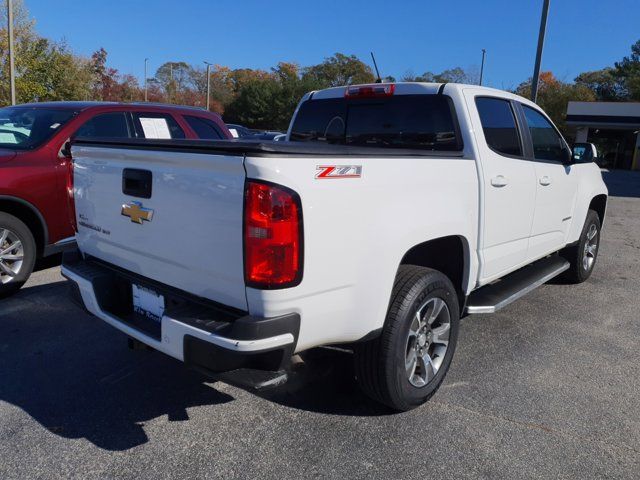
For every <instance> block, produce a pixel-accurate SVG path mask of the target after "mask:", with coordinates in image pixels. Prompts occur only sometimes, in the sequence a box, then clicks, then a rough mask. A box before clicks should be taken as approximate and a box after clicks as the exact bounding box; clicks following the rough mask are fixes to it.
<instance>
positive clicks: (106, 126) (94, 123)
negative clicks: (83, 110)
mask: <svg viewBox="0 0 640 480" xmlns="http://www.w3.org/2000/svg"><path fill="white" fill-rule="evenodd" d="M76 136H78V137H89V138H129V137H131V135H130V133H129V126H128V124H127V118H126V116H125V113H124V112H113V113H102V114H99V115H96V116H95V117H93V118H91V119H89V120H88V121H87V122H85V124H84V125H82V126H81V127H80V128H79V129H78V131H77V132H76Z"/></svg>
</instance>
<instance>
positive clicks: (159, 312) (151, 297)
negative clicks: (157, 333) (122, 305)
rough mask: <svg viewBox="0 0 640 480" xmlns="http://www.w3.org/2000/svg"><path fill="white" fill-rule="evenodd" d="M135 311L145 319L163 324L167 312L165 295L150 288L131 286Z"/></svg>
mask: <svg viewBox="0 0 640 480" xmlns="http://www.w3.org/2000/svg"><path fill="white" fill-rule="evenodd" d="M131 296H132V301H133V311H134V313H136V314H138V315H142V316H143V317H145V318H148V319H150V320H153V321H155V322H158V323H161V322H162V316H163V315H164V310H165V301H164V295H162V294H161V293H158V292H156V291H155V290H152V289H150V288H148V287H144V286H142V285H138V284H135V283H132V284H131Z"/></svg>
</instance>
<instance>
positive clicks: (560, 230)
mask: <svg viewBox="0 0 640 480" xmlns="http://www.w3.org/2000/svg"><path fill="white" fill-rule="evenodd" d="M288 138H289V140H290V141H288V142H269V143H266V142H265V143H255V142H238V141H236V142H210V143H208V144H206V145H203V144H195V143H193V142H191V143H189V142H187V143H184V142H182V143H181V144H180V145H178V146H177V145H175V144H174V143H172V142H169V141H167V142H165V143H164V144H162V145H159V144H153V145H148V142H145V141H136V140H128V139H123V140H122V141H101V140H99V139H97V140H89V141H78V142H77V143H76V144H75V145H74V146H73V147H72V152H73V157H74V165H75V170H74V172H75V174H74V175H75V184H74V191H75V205H76V212H77V222H78V235H77V240H78V248H79V250H77V251H75V252H68V253H67V254H65V257H64V260H63V268H62V272H63V274H64V275H65V276H66V277H67V278H69V279H70V280H71V281H72V282H74V284H75V289H74V292H75V298H76V299H78V300H79V301H80V302H81V304H82V305H83V306H84V307H85V308H86V309H87V310H88V311H89V312H90V313H92V314H93V315H96V316H97V317H99V318H101V319H103V320H104V321H105V322H107V323H109V324H110V325H112V326H114V327H115V328H117V329H119V330H121V331H122V332H124V333H125V334H127V335H129V336H130V337H131V338H133V339H135V341H137V342H142V343H144V344H146V345H149V346H151V347H153V348H154V349H156V350H159V351H161V352H164V353H166V354H168V355H170V356H172V357H175V358H177V359H179V360H182V361H184V362H186V363H187V364H188V365H191V366H193V367H195V368H197V369H199V370H200V371H203V372H206V373H209V374H211V375H214V376H217V377H218V378H222V379H226V380H227V381H233V382H237V383H241V384H244V385H252V386H256V387H265V386H269V385H274V384H278V383H280V382H282V381H284V380H285V379H286V371H287V365H288V362H289V360H290V358H291V356H292V354H293V353H295V352H304V351H305V350H308V349H311V348H314V347H318V346H322V345H336V344H347V345H349V347H350V348H353V351H354V361H355V372H356V376H357V380H358V382H359V383H360V385H361V386H362V388H363V390H364V391H365V392H366V393H367V394H368V395H370V396H371V397H372V398H374V399H375V400H377V401H379V402H381V403H383V404H385V405H388V406H390V407H392V408H393V409H396V410H408V409H411V408H413V407H415V406H417V405H420V404H421V403H423V402H425V401H426V400H427V399H429V398H430V397H431V396H432V395H433V394H434V393H435V392H436V390H437V389H438V387H439V385H440V384H441V383H442V381H443V379H444V377H445V374H446V372H447V370H448V368H449V366H450V364H451V361H452V358H453V354H454V350H455V348H456V343H457V340H458V332H459V325H460V317H461V316H462V315H465V314H468V313H492V312H495V311H497V310H499V309H500V308H503V307H504V306H505V305H507V304H509V303H510V302H513V301H514V300H516V299H517V298H520V297H521V296H523V295H524V294H526V293H528V292H529V291H531V290H533V289H534V288H535V287H537V286H539V285H541V284H542V283H544V282H546V281H548V280H549V279H551V278H553V277H555V276H558V275H563V276H564V279H565V281H567V282H574V283H579V282H583V281H585V280H586V279H587V278H589V276H590V275H591V273H592V271H593V269H594V265H595V263H596V260H597V255H598V249H599V244H600V232H601V229H602V225H603V222H604V218H605V211H606V204H607V189H606V187H605V184H604V182H603V180H602V176H601V173H600V169H599V168H598V166H597V165H596V164H595V163H593V162H592V160H593V152H594V149H593V147H592V146H591V145H587V146H585V145H584V144H582V145H579V146H578V148H577V149H576V151H575V152H572V149H571V148H569V146H568V145H567V143H566V142H565V140H564V139H563V137H562V136H561V134H560V133H559V131H558V130H557V129H556V127H555V126H554V125H553V123H552V122H551V121H550V120H549V118H548V116H547V115H546V114H545V113H544V112H543V111H542V110H541V109H540V107H538V106H537V105H536V104H535V103H532V102H530V101H529V100H527V99H525V98H522V97H519V96H517V95H514V94H511V93H508V92H503V91H499V90H494V89H490V88H484V87H478V86H471V85H459V84H416V83H397V84H374V85H358V86H350V87H341V88H332V89H328V90H322V91H318V92H314V93H313V95H307V96H305V97H304V98H303V99H302V102H301V104H300V105H299V107H298V109H297V111H296V114H295V117H294V118H293V121H292V123H291V127H290V129H289V132H288ZM191 150H192V152H191ZM574 155H575V157H574ZM125 167H126V168H125ZM141 177H145V178H146V179H147V181H145V182H138V183H136V182H133V181H132V182H131V183H129V180H130V179H135V178H141ZM167 178H169V179H170V180H167ZM167 239H171V240H172V241H168V240H167ZM575 294H576V295H580V293H579V291H576V293H575ZM548 307H551V306H548ZM541 308H544V307H541ZM549 314H550V315H553V312H552V311H550V312H549ZM486 341H487V342H490V341H491V338H487V339H486ZM489 348H490V347H489Z"/></svg>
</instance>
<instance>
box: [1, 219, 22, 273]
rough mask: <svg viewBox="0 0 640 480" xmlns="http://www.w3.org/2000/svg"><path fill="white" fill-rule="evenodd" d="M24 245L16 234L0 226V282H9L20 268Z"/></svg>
mask: <svg viewBox="0 0 640 480" xmlns="http://www.w3.org/2000/svg"><path fill="white" fill-rule="evenodd" d="M23 261H24V247H23V245H22V242H21V241H20V239H19V238H18V236H17V235H16V234H15V233H14V232H12V231H11V230H8V229H6V228H0V284H6V283H9V282H11V281H12V280H13V279H14V278H15V277H16V276H17V275H18V274H19V273H20V270H21V269H22V263H23Z"/></svg>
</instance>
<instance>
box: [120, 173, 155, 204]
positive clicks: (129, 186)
mask: <svg viewBox="0 0 640 480" xmlns="http://www.w3.org/2000/svg"><path fill="white" fill-rule="evenodd" d="M152 183H153V182H152V175H151V171H150V170H140V169H138V168H125V169H124V170H123V171H122V193H124V194H125V195H130V196H132V197H138V198H151V185H152Z"/></svg>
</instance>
